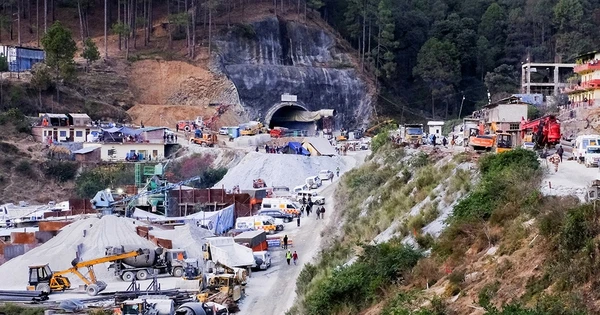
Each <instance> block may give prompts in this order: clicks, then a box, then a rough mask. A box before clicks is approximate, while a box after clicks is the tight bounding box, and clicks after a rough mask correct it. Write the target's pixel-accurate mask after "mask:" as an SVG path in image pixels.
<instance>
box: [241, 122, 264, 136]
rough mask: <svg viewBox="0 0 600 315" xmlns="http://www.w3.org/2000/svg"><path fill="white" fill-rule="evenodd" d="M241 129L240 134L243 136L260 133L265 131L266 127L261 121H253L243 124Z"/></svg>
mask: <svg viewBox="0 0 600 315" xmlns="http://www.w3.org/2000/svg"><path fill="white" fill-rule="evenodd" d="M240 129H241V132H240V134H241V135H242V136H254V135H257V134H259V133H263V132H265V127H264V126H263V124H262V123H261V122H258V121H251V122H248V123H245V124H241V125H240Z"/></svg>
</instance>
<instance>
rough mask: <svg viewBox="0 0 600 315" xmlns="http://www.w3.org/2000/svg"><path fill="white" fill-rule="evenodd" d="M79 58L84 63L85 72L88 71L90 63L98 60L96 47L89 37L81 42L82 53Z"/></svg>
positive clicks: (98, 54)
mask: <svg viewBox="0 0 600 315" xmlns="http://www.w3.org/2000/svg"><path fill="white" fill-rule="evenodd" d="M81 57H83V58H84V59H85V61H86V67H85V70H86V71H87V70H88V69H89V67H90V64H91V63H93V62H95V61H97V60H99V59H100V52H99V51H98V47H97V46H96V43H94V41H93V40H92V39H91V38H89V37H88V38H86V39H85V41H84V42H83V52H82V53H81Z"/></svg>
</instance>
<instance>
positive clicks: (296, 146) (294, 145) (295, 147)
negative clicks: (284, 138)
mask: <svg viewBox="0 0 600 315" xmlns="http://www.w3.org/2000/svg"><path fill="white" fill-rule="evenodd" d="M288 148H289V150H288V152H287V153H289V154H302V155H305V156H309V155H310V152H309V151H308V150H306V148H305V147H303V146H302V144H301V143H300V142H288Z"/></svg>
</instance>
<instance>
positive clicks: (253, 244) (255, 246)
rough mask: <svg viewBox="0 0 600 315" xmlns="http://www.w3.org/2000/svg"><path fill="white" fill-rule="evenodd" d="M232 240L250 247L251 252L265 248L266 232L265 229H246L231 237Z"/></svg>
mask: <svg viewBox="0 0 600 315" xmlns="http://www.w3.org/2000/svg"><path fill="white" fill-rule="evenodd" d="M233 240H234V241H235V242H236V243H238V244H240V245H244V246H247V247H250V248H252V251H253V252H259V251H262V250H267V233H265V231H247V232H243V233H241V234H239V235H237V236H235V237H234V238H233Z"/></svg>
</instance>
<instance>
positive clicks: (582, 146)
mask: <svg viewBox="0 0 600 315" xmlns="http://www.w3.org/2000/svg"><path fill="white" fill-rule="evenodd" d="M590 145H593V146H596V145H600V135H581V136H577V138H576V139H575V144H574V145H573V157H574V158H575V159H577V161H578V162H579V163H583V162H585V151H586V148H587V147H588V146H590Z"/></svg>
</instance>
